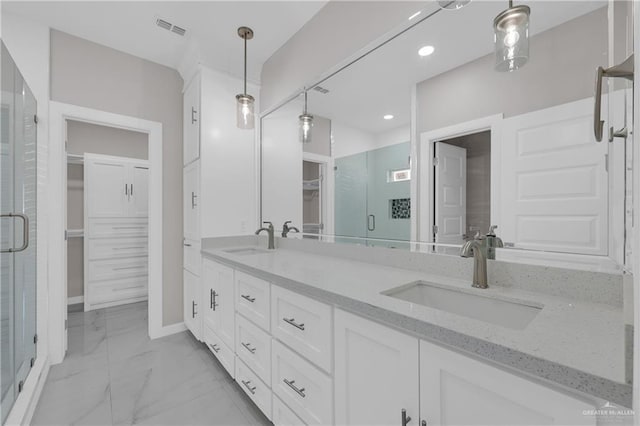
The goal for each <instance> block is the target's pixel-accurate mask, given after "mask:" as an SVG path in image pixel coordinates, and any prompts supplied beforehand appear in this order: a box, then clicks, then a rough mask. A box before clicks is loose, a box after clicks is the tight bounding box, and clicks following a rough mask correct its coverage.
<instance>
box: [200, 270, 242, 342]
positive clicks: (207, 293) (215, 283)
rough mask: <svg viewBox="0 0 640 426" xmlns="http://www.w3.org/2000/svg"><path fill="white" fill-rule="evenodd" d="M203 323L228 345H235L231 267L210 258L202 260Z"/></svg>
mask: <svg viewBox="0 0 640 426" xmlns="http://www.w3.org/2000/svg"><path fill="white" fill-rule="evenodd" d="M202 280H203V290H204V291H203V294H202V300H203V302H204V303H205V306H204V310H203V312H204V320H203V321H204V325H205V327H209V328H210V329H211V330H213V332H214V333H216V334H217V335H218V336H219V337H220V338H221V339H222V341H223V342H224V343H225V344H227V345H228V346H229V347H232V348H233V347H235V339H234V336H235V307H234V294H233V293H234V292H233V269H231V268H228V267H226V266H223V265H220V264H219V263H216V262H213V261H211V260H204V261H203V262H202Z"/></svg>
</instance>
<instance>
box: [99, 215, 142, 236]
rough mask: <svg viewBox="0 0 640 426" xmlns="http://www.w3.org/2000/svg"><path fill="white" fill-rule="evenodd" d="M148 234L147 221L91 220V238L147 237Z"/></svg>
mask: <svg viewBox="0 0 640 426" xmlns="http://www.w3.org/2000/svg"><path fill="white" fill-rule="evenodd" d="M148 233H149V221H148V220H147V219H131V218H124V219H118V218H115V219H102V218H100V219H89V235H88V237H89V238H96V237H98V238H100V237H146V236H147V234H148Z"/></svg>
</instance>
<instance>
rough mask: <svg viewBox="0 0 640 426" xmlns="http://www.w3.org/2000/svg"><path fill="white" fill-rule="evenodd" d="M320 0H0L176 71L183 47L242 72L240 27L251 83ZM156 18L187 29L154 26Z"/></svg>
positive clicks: (10, 9) (29, 15) (48, 22)
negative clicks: (247, 36) (245, 32)
mask: <svg viewBox="0 0 640 426" xmlns="http://www.w3.org/2000/svg"><path fill="white" fill-rule="evenodd" d="M326 3H327V1H326V0H325V1H315V0H298V1H242V0H236V1H24V0H23V1H2V12H3V13H5V12H8V13H14V14H17V15H22V16H25V17H27V18H29V19H32V20H35V21H38V22H41V23H43V24H45V25H47V26H49V27H51V28H54V29H57V30H60V31H64V32H66V33H69V34H72V35H75V36H78V37H82V38H84V39H87V40H90V41H93V42H95V43H99V44H102V45H105V46H109V47H112V48H114V49H117V50H120V51H123V52H126V53H129V54H132V55H135V56H138V57H141V58H144V59H147V60H150V61H153V62H157V63H159V64H162V65H166V66H168V67H171V68H175V69H178V68H179V66H180V63H181V61H182V59H183V57H184V55H185V52H187V51H188V50H192V51H193V50H194V49H195V51H196V53H195V54H196V55H197V57H199V60H200V61H201V62H202V63H203V64H205V65H207V66H209V67H211V68H214V69H217V70H220V71H224V72H228V73H231V74H234V75H237V76H240V77H241V76H242V72H243V41H242V39H241V38H240V37H239V36H238V34H237V28H238V27H240V26H243V25H244V26H248V27H251V28H252V29H253V30H254V32H255V37H254V39H253V40H250V41H248V45H247V46H248V74H249V78H250V79H251V80H252V81H254V82H258V81H259V79H260V72H261V69H262V65H263V64H264V62H265V61H266V60H267V59H268V58H269V57H270V56H271V55H272V54H273V53H274V52H275V51H276V50H278V48H280V47H281V46H282V45H283V44H284V43H285V42H286V41H287V40H288V39H289V38H290V37H291V36H293V35H294V34H295V33H296V32H297V31H298V30H299V29H300V28H301V27H302V26H303V25H304V24H305V23H306V22H307V21H308V20H309V19H311V18H312V17H313V15H315V14H316V12H318V10H320V9H321V8H322V7H323V6H324V5H325V4H326ZM157 18H162V19H164V20H166V21H169V22H171V23H173V24H175V25H178V26H179V27H182V28H184V29H186V30H187V33H186V35H185V36H184V37H180V36H178V35H176V34H173V33H171V32H169V31H167V30H165V29H162V28H160V27H158V26H156V19H157Z"/></svg>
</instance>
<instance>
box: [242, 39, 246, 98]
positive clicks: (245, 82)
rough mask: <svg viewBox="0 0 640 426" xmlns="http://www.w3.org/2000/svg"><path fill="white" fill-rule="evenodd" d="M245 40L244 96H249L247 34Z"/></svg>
mask: <svg viewBox="0 0 640 426" xmlns="http://www.w3.org/2000/svg"><path fill="white" fill-rule="evenodd" d="M242 38H243V39H244V94H245V96H246V95H247V35H246V34H245V35H244V36H243V37H242Z"/></svg>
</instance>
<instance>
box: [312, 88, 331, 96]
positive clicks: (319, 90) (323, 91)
mask: <svg viewBox="0 0 640 426" xmlns="http://www.w3.org/2000/svg"><path fill="white" fill-rule="evenodd" d="M313 90H315V91H316V92H320V93H322V94H323V95H326V94H327V93H329V89H325V88H324V87H322V86H316V87H314V88H313Z"/></svg>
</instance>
